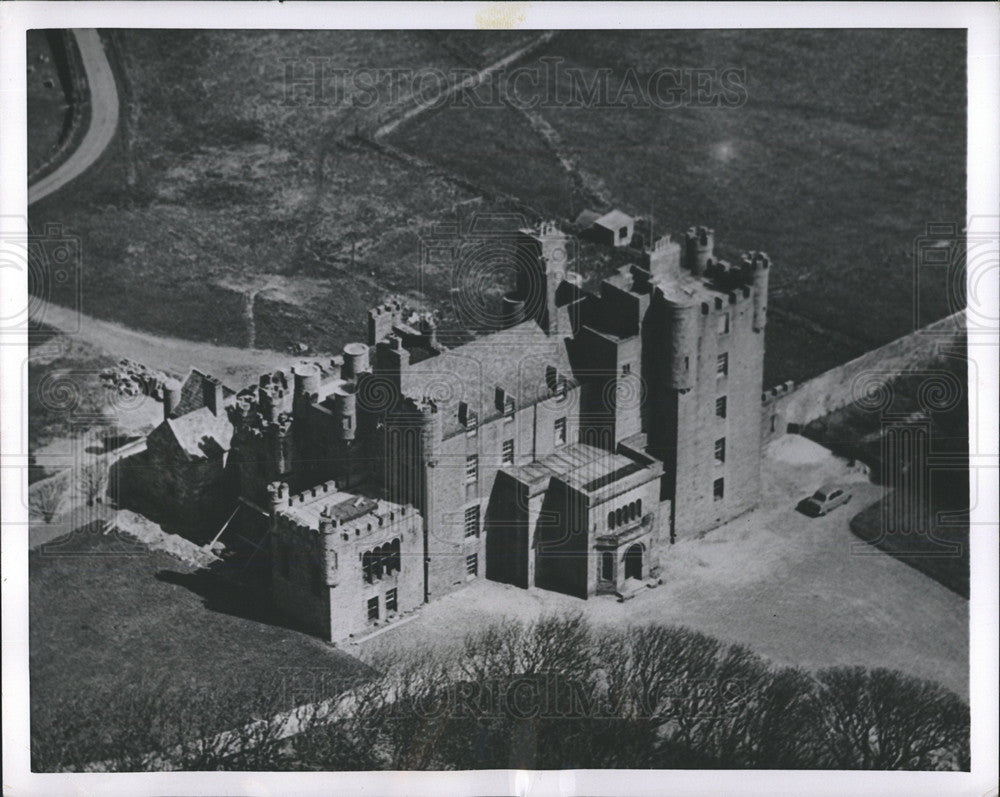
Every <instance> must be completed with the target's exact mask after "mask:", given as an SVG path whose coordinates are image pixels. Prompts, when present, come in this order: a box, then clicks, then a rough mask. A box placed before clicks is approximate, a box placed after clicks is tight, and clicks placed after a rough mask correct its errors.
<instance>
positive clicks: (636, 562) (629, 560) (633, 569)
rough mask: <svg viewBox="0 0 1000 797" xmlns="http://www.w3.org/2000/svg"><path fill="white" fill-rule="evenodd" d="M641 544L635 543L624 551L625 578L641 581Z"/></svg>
mask: <svg viewBox="0 0 1000 797" xmlns="http://www.w3.org/2000/svg"><path fill="white" fill-rule="evenodd" d="M642 554H643V549H642V543H641V542H637V543H635V544H634V545H630V546H629V548H628V550H627V551H625V578H626V579H629V578H634V579H638V580H639V581H641V580H642Z"/></svg>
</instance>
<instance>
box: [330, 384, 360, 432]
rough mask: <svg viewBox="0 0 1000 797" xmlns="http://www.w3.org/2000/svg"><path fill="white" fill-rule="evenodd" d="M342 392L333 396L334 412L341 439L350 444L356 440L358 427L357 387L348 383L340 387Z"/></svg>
mask: <svg viewBox="0 0 1000 797" xmlns="http://www.w3.org/2000/svg"><path fill="white" fill-rule="evenodd" d="M340 391H341V392H338V393H335V394H334V396H333V411H334V413H335V414H336V416H337V427H338V429H339V430H340V438H341V439H342V440H346V441H347V442H350V441H352V440H354V436H355V433H356V429H357V425H358V411H357V393H356V386H355V385H353V384H351V383H350V382H348V383H345V384H343V385H341V386H340Z"/></svg>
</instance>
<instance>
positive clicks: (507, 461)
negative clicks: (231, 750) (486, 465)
mask: <svg viewBox="0 0 1000 797" xmlns="http://www.w3.org/2000/svg"><path fill="white" fill-rule="evenodd" d="M553 433H554V436H555V443H556V445H557V446H561V445H564V444H565V443H566V419H565V418H556V420H555V423H554V424H553ZM500 462H501V464H503V465H513V464H514V440H513V439H510V440H504V441H503V443H502V444H501V447H500ZM478 479H479V455H478V454H469V455H468V456H466V458H465V481H466V482H467V483H472V482H475V481H477V480H478Z"/></svg>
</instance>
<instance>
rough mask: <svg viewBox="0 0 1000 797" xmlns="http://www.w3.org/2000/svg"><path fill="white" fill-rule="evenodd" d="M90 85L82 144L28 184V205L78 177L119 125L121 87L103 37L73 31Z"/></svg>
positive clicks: (91, 30)
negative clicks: (49, 170) (102, 39)
mask: <svg viewBox="0 0 1000 797" xmlns="http://www.w3.org/2000/svg"><path fill="white" fill-rule="evenodd" d="M72 33H73V36H74V37H76V43H77V46H78V47H79V48H80V55H81V57H82V60H83V68H84V71H85V72H86V73H87V85H88V86H89V87H90V126H89V127H88V129H87V133H86V135H84V137H83V141H81V142H80V146H79V147H77V148H76V150H74V151H73V153H72V154H71V155H70V156H69V158H67V159H66V161H65V162H64V163H63V164H62V165H61V166H60V167H59V168H57V169H56V170H55V171H54V172H52V174H50V175H48V176H47V177H43V178H42V179H41V180H39V181H38V182H37V183H35V184H34V185H30V186H28V204H29V205H31V204H32V203H34V202H37V201H38V200H39V199H42V198H43V197H46V196H48V195H49V194H51V193H52V192H53V191H57V190H58V189H60V188H62V187H63V186H64V185H66V183H68V182H69V181H70V180H72V179H73V178H75V177H79V176H80V175H81V174H82V173H83V172H84V171H85V170H86V169H87V168H88V167H89V166H90V165H91V164H93V163H94V161H96V160H97V159H98V158H99V157H100V156H101V153H102V152H104V149H105V148H106V147H107V146H108V144H110V143H111V139H112V138H113V137H114V135H115V130H116V129H117V127H118V89H117V87H116V86H115V77H114V74H113V73H112V72H111V64H109V63H108V58H107V56H106V55H105V54H104V45H103V44H102V43H101V37H100V36H98V35H97V31H96V30H94V29H93V28H87V29H84V30H74V31H72Z"/></svg>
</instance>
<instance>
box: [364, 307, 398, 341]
mask: <svg viewBox="0 0 1000 797" xmlns="http://www.w3.org/2000/svg"><path fill="white" fill-rule="evenodd" d="M402 312H403V306H402V304H401V303H400V301H399V299H395V298H393V299H389V300H388V301H386V302H383V303H382V304H380V305H378V306H377V307H373V308H372V309H371V310H369V311H368V345H369V346H374V345H375V344H377V343H378V342H379V341H381V340H383V339H384V338H385V336H386V335H388V334H389V333H390V332H392V328H393V326H395V325H396V324H398V323H399V318H400V315H401V314H402Z"/></svg>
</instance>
